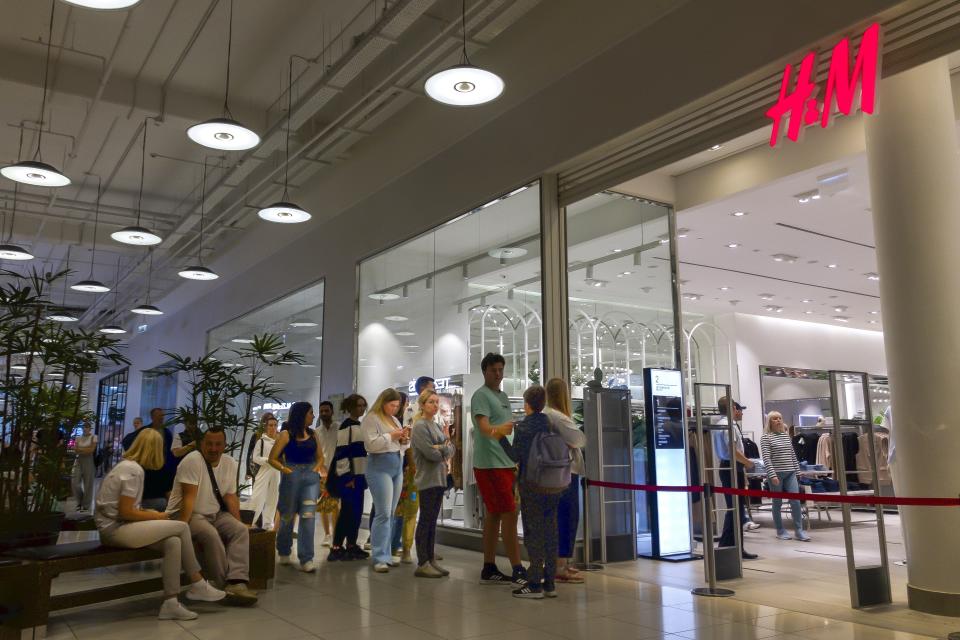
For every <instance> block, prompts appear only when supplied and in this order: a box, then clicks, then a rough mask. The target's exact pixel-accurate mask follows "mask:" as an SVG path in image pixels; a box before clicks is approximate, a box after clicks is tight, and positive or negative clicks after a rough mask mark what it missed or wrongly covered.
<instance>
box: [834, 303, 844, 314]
mask: <svg viewBox="0 0 960 640" xmlns="http://www.w3.org/2000/svg"><path fill="white" fill-rule="evenodd" d="M833 310H834V311H836V312H837V313H843V312H844V311H846V310H847V308H846V307H845V306H843V305H842V304H840V305H837V306H835V307H834V308H833Z"/></svg>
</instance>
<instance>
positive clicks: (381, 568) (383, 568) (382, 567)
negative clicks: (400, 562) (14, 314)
mask: <svg viewBox="0 0 960 640" xmlns="http://www.w3.org/2000/svg"><path fill="white" fill-rule="evenodd" d="M373 570H374V571H376V572H377V573H390V565H388V564H387V563H386V562H378V563H377V564H375V565H373Z"/></svg>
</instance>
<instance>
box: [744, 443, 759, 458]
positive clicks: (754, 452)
mask: <svg viewBox="0 0 960 640" xmlns="http://www.w3.org/2000/svg"><path fill="white" fill-rule="evenodd" d="M743 455H745V456H747V458H749V459H750V460H759V459H760V447H758V446H757V443H756V442H754V441H753V440H751V439H750V438H747V437H744V439H743Z"/></svg>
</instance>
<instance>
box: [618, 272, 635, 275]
mask: <svg viewBox="0 0 960 640" xmlns="http://www.w3.org/2000/svg"><path fill="white" fill-rule="evenodd" d="M632 273H633V271H624V272H623V273H621V274H620V275H622V276H629V275H630V274H632Z"/></svg>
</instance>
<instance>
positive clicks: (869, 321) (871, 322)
mask: <svg viewBox="0 0 960 640" xmlns="http://www.w3.org/2000/svg"><path fill="white" fill-rule="evenodd" d="M867 324H878V323H877V321H876V320H868V321H867Z"/></svg>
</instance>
